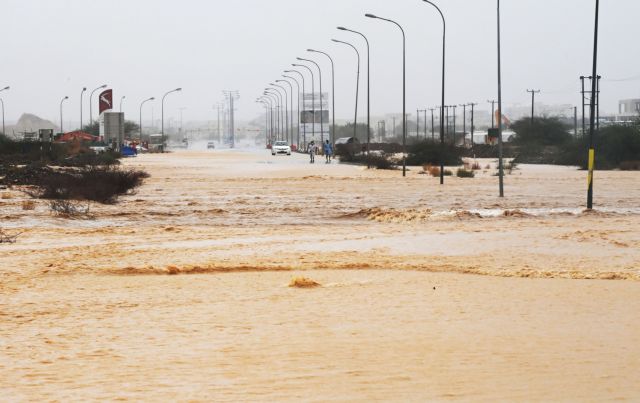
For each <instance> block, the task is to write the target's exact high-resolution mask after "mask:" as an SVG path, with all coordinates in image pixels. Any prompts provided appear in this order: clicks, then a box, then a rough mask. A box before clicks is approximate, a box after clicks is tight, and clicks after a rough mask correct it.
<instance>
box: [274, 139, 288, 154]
mask: <svg viewBox="0 0 640 403" xmlns="http://www.w3.org/2000/svg"><path fill="white" fill-rule="evenodd" d="M277 154H287V155H291V147H290V146H289V144H288V143H287V142H286V141H276V142H275V143H273V146H272V147H271V155H277Z"/></svg>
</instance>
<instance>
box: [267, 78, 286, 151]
mask: <svg viewBox="0 0 640 403" xmlns="http://www.w3.org/2000/svg"><path fill="white" fill-rule="evenodd" d="M265 93H266V94H268V95H271V96H272V97H274V98H275V99H276V122H277V126H278V133H277V136H276V140H282V138H283V136H282V130H283V128H284V124H283V123H282V120H283V115H282V95H281V94H280V93H279V92H278V91H276V89H275V88H266V89H265Z"/></svg>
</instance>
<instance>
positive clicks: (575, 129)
mask: <svg viewBox="0 0 640 403" xmlns="http://www.w3.org/2000/svg"><path fill="white" fill-rule="evenodd" d="M573 135H574V136H575V138H578V107H577V106H574V107H573Z"/></svg>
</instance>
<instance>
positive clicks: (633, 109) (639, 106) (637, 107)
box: [618, 98, 640, 116]
mask: <svg viewBox="0 0 640 403" xmlns="http://www.w3.org/2000/svg"><path fill="white" fill-rule="evenodd" d="M639 113H640V99H637V98H636V99H623V100H621V101H619V102H618V114H619V115H622V116H630V115H638V114H639Z"/></svg>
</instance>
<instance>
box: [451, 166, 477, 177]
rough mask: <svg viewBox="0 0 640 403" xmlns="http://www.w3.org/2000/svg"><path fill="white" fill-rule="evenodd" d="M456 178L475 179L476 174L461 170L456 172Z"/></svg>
mask: <svg viewBox="0 0 640 403" xmlns="http://www.w3.org/2000/svg"><path fill="white" fill-rule="evenodd" d="M456 176H457V177H458V178H475V176H476V174H475V172H473V171H467V170H466V169H463V168H460V169H458V171H457V172H456Z"/></svg>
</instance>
